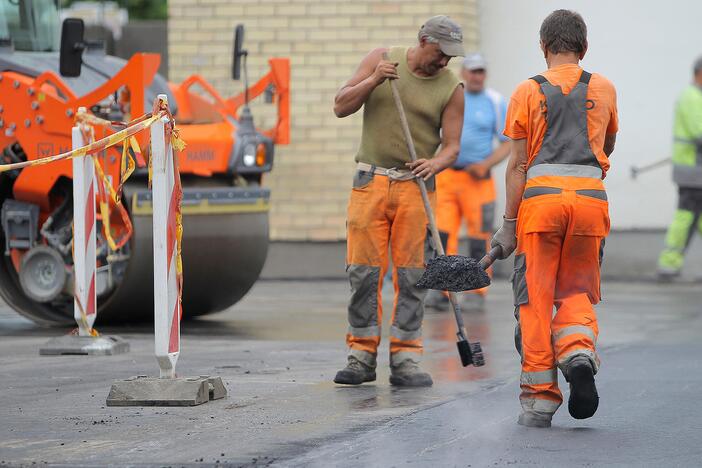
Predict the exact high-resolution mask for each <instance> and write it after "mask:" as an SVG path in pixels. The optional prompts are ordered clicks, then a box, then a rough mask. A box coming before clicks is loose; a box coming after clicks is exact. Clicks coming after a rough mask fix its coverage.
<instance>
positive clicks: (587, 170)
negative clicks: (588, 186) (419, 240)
mask: <svg viewBox="0 0 702 468" xmlns="http://www.w3.org/2000/svg"><path fill="white" fill-rule="evenodd" d="M541 176H559V177H586V178H589V179H602V169H600V168H599V167H595V166H585V165H582V164H537V165H535V166H531V167H530V168H529V169H528V170H527V179H533V178H534V177H541Z"/></svg>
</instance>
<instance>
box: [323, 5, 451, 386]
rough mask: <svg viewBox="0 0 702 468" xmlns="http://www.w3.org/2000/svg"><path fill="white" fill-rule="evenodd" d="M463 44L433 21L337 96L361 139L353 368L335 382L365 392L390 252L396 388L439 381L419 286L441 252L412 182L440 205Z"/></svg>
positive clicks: (352, 210) (350, 228) (363, 68)
mask: <svg viewBox="0 0 702 468" xmlns="http://www.w3.org/2000/svg"><path fill="white" fill-rule="evenodd" d="M462 41H463V34H462V32H461V28H460V26H458V24H456V23H455V22H453V21H452V20H451V19H449V18H448V17H446V16H435V17H433V18H430V19H429V20H428V21H427V22H426V23H425V24H424V25H423V26H422V28H421V29H420V30H419V34H418V42H417V43H416V44H415V45H414V46H413V47H391V48H389V49H385V48H380V49H375V50H373V51H371V52H370V53H369V54H368V55H366V57H365V58H364V59H363V60H362V61H361V64H360V65H359V67H358V69H357V70H356V72H355V73H354V75H353V76H352V77H351V79H350V80H349V81H348V82H346V84H345V85H344V86H343V87H342V88H341V90H340V91H339V92H338V93H337V95H336V98H335V101H334V113H335V114H336V115H337V117H346V116H348V115H351V114H353V113H355V112H356V111H358V110H359V109H360V108H361V106H363V133H362V136H361V145H360V148H359V150H358V153H357V154H356V162H357V163H358V165H357V170H356V175H355V177H354V180H353V189H352V190H351V198H350V200H349V207H348V222H347V257H346V263H347V271H348V274H349V280H350V282H351V300H350V301H349V306H348V320H349V328H348V332H347V335H346V343H347V344H348V347H349V354H348V365H347V366H346V367H345V368H344V369H342V370H340V371H339V372H338V373H337V374H336V377H335V378H334V382H336V383H340V384H349V385H359V384H361V383H363V382H371V381H374V380H375V367H376V357H377V354H378V345H379V344H380V326H381V324H382V313H383V309H382V300H381V290H382V285H383V277H384V276H385V271H386V270H387V268H388V247H390V250H391V252H392V264H393V269H394V274H393V278H394V289H395V300H394V307H393V311H392V316H391V318H390V370H391V376H390V383H391V384H392V385H401V386H429V385H432V379H431V376H430V375H429V374H428V373H426V372H424V371H422V370H421V369H420V367H419V362H420V357H421V354H422V351H423V345H422V319H423V317H424V295H425V292H424V290H421V289H418V288H417V287H416V286H415V285H416V284H417V281H418V280H419V277H420V276H421V274H422V273H423V271H424V265H425V262H426V261H427V260H428V259H429V257H430V256H431V255H433V249H432V248H431V243H430V240H429V236H428V229H427V217H426V214H425V211H424V205H423V203H422V198H421V194H420V191H419V185H418V184H417V183H416V181H415V180H414V179H415V178H416V177H422V178H424V180H425V181H426V182H427V186H428V188H429V190H430V192H431V193H430V198H432V204H433V203H434V202H433V200H434V199H435V195H434V185H435V184H434V176H435V175H436V174H438V173H439V172H441V171H442V170H444V169H445V168H447V167H450V166H451V165H452V164H453V163H454V161H455V160H456V156H457V154H458V149H459V145H460V140H459V138H460V134H461V126H462V124H463V92H462V91H461V88H460V86H459V81H458V79H457V78H456V76H455V75H454V74H453V73H452V72H451V71H450V70H447V69H446V65H447V64H448V62H449V60H450V59H451V57H453V56H456V55H463V45H462ZM384 54H387V56H388V60H386V59H384V58H383V57H384ZM388 79H394V80H397V88H398V90H399V93H400V96H401V97H402V99H403V101H404V107H405V111H406V114H407V121H408V123H409V127H410V131H411V133H412V137H413V140H414V144H415V147H416V150H417V154H418V155H419V158H420V159H418V160H417V161H416V162H414V163H411V164H410V163H409V161H410V157H409V154H408V152H407V144H406V142H405V138H404V135H403V133H402V126H401V124H400V117H399V115H398V112H397V109H396V107H395V104H394V101H393V97H392V90H391V86H390V83H389V82H388V81H387V80H388ZM439 146H441V149H440V150H439V151H438V153H437V152H436V150H437V148H439ZM435 153H436V154H435Z"/></svg>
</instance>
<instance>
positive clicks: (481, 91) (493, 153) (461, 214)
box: [424, 54, 510, 310]
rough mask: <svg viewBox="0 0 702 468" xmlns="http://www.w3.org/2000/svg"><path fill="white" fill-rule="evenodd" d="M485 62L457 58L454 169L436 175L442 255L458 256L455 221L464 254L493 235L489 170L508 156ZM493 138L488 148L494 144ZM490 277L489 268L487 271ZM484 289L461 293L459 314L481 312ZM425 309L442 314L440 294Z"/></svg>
mask: <svg viewBox="0 0 702 468" xmlns="http://www.w3.org/2000/svg"><path fill="white" fill-rule="evenodd" d="M486 74H487V62H486V60H485V58H484V57H483V56H482V55H481V54H471V55H468V56H467V57H466V58H465V59H464V60H463V67H462V70H461V75H462V78H463V83H464V87H465V96H464V97H465V111H464V114H463V131H462V132H461V150H460V152H459V153H458V159H457V160H456V162H455V163H454V165H453V166H452V167H450V168H448V169H446V170H445V171H443V172H442V173H441V174H439V175H438V176H437V177H436V187H437V188H436V194H437V207H436V222H437V226H438V228H439V231H440V232H441V233H442V234H444V233H445V236H444V235H442V238H447V241H446V245H445V251H446V253H447V254H448V255H456V254H458V235H459V232H460V229H461V221H463V220H465V223H466V227H467V232H468V256H469V257H472V258H478V259H479V258H482V257H483V256H484V255H485V253H486V252H487V247H488V245H489V244H490V238H491V237H492V234H493V233H494V232H495V231H494V229H495V228H494V219H495V198H496V195H495V182H494V181H493V179H492V176H491V174H490V171H491V169H492V168H493V167H494V166H495V165H497V164H499V163H500V162H502V161H503V160H504V159H505V158H506V157H507V156H508V155H509V148H510V145H509V141H508V140H509V139H508V138H507V137H506V136H504V135H503V134H502V132H503V131H504V126H505V114H506V113H507V104H506V102H505V100H504V98H503V97H502V96H501V95H500V94H499V93H497V91H494V90H492V89H489V88H485V78H486ZM495 139H497V140H499V144H498V145H497V147H494V144H493V142H494V140H495ZM488 272H489V273H492V269H490V270H488ZM486 294H487V288H482V289H478V290H475V291H469V292H467V293H464V294H462V295H461V306H462V307H461V308H462V309H463V310H471V309H472V310H482V309H483V307H484V305H485V295H486ZM424 303H425V305H426V306H427V307H432V308H435V309H438V310H448V308H449V302H448V297H447V295H446V293H444V292H442V291H434V290H431V291H429V292H428V293H427V297H426V300H425V302H424Z"/></svg>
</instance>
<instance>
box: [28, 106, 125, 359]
mask: <svg viewBox="0 0 702 468" xmlns="http://www.w3.org/2000/svg"><path fill="white" fill-rule="evenodd" d="M81 109H82V111H83V112H84V111H85V109H84V108H81ZM79 111H80V110H79ZM85 128H87V131H83V130H84V129H85ZM86 138H88V139H90V141H85V140H86ZM94 139H95V138H94V136H93V128H92V127H83V128H81V126H80V125H78V126H75V127H73V128H72V129H71V140H72V142H71V143H72V147H73V150H77V149H82V148H84V147H86V146H88V145H90V144H92V143H93V140H94ZM72 164H73V280H74V283H73V285H74V287H73V296H74V299H73V317H74V318H75V320H76V323H77V324H78V334H77V335H76V334H75V333H71V334H68V335H64V336H61V337H57V338H54V339H52V340H50V341H49V342H48V343H46V344H45V345H44V346H43V347H42V348H40V349H39V354H41V355H63V354H67V355H77V354H83V355H97V356H105V355H113V354H121V353H126V352H127V351H129V343H128V342H127V341H125V340H123V339H122V338H120V337H119V336H99V335H98V333H97V331H96V330H95V329H94V328H93V325H94V324H95V319H96V318H97V252H96V250H97V249H96V243H97V240H96V237H97V226H96V210H95V197H96V193H97V192H98V190H97V188H98V186H97V184H102V183H103V181H102V180H98V179H97V177H96V175H95V160H94V159H93V157H92V156H91V155H90V154H84V155H82V156H80V157H74V158H73V161H72Z"/></svg>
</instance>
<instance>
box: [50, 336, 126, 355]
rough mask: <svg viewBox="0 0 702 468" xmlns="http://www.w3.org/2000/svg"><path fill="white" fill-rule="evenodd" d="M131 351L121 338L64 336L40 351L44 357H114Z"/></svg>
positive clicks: (53, 339)
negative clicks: (73, 355) (74, 355)
mask: <svg viewBox="0 0 702 468" xmlns="http://www.w3.org/2000/svg"><path fill="white" fill-rule="evenodd" d="M127 351H129V343H128V342H127V341H125V340H124V339H123V338H120V337H119V336H97V337H95V336H79V335H64V336H59V337H57V338H52V339H51V340H49V342H48V343H46V344H45V345H44V346H43V347H41V348H40V349H39V354H40V355H42V356H62V355H71V354H77V355H88V356H112V355H113V354H122V353H126V352H127Z"/></svg>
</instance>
